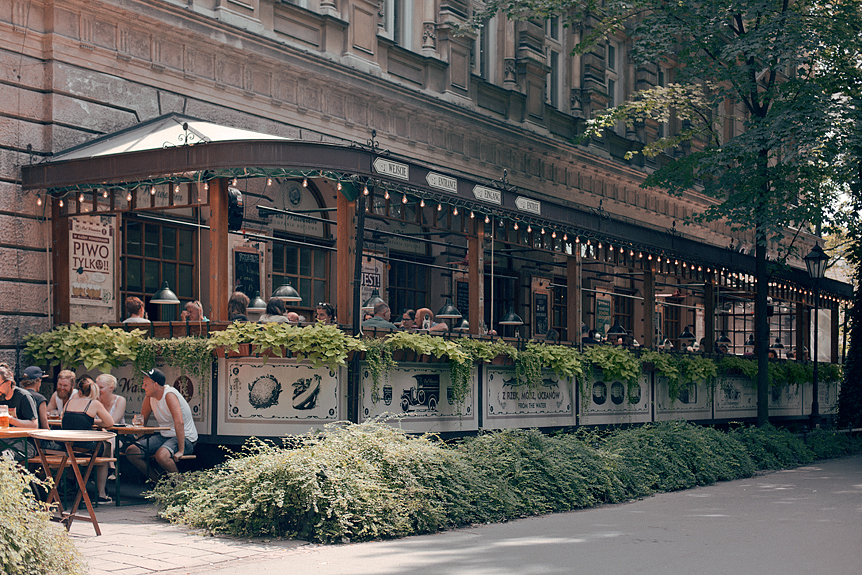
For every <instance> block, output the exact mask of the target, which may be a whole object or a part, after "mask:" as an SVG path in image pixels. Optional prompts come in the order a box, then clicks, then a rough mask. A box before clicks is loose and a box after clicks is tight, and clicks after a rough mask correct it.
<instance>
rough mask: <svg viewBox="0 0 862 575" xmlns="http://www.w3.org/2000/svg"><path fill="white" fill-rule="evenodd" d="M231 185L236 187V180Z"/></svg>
mask: <svg viewBox="0 0 862 575" xmlns="http://www.w3.org/2000/svg"><path fill="white" fill-rule="evenodd" d="M231 184H232V185H234V186H235V185H236V178H234V179H233V182H232V183H231Z"/></svg>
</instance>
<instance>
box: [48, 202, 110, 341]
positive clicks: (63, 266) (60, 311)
mask: <svg viewBox="0 0 862 575" xmlns="http://www.w3.org/2000/svg"><path fill="white" fill-rule="evenodd" d="M49 197H50V196H49ZM69 233H70V230H69V218H68V216H63V217H61V216H60V206H59V205H58V200H51V235H52V238H51V244H52V252H53V258H52V259H53V263H54V317H53V321H54V325H57V324H61V323H69V321H70V319H71V315H70V311H69V298H70V297H71V293H72V292H71V290H72V286H71V285H70V283H69V269H70V268H69V265H70V264H69ZM120 307H121V308H122V307H123V304H122V302H120Z"/></svg>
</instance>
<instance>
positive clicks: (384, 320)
mask: <svg viewBox="0 0 862 575" xmlns="http://www.w3.org/2000/svg"><path fill="white" fill-rule="evenodd" d="M391 316H392V312H391V311H390V310H389V306H388V305H386V304H385V303H379V304H377V305H376V306H374V316H373V317H371V318H370V319H366V320H365V321H363V322H362V329H397V326H396V325H395V324H394V323H392V322H390V321H389V318H390V317H391Z"/></svg>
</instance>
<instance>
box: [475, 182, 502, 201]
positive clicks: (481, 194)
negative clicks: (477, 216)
mask: <svg viewBox="0 0 862 575" xmlns="http://www.w3.org/2000/svg"><path fill="white" fill-rule="evenodd" d="M473 196H474V197H475V198H476V199H477V200H480V201H483V202H489V203H491V204H497V205H498V206H501V205H503V194H501V193H500V191H499V190H495V189H493V188H486V187H485V186H473Z"/></svg>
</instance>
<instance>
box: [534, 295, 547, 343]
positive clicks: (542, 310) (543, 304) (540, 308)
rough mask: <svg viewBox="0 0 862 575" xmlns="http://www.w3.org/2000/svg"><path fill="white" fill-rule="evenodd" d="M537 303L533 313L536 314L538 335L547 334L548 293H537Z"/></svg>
mask: <svg viewBox="0 0 862 575" xmlns="http://www.w3.org/2000/svg"><path fill="white" fill-rule="evenodd" d="M533 295H534V297H535V301H536V305H535V308H534V311H533V313H534V314H535V316H536V333H535V334H536V335H545V334H546V333H548V294H546V293H536V294H533Z"/></svg>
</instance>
